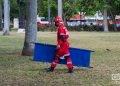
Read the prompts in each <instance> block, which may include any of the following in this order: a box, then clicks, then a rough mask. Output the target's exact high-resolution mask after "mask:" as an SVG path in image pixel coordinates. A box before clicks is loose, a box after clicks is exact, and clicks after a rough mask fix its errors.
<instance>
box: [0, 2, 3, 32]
mask: <svg viewBox="0 0 120 86" xmlns="http://www.w3.org/2000/svg"><path fill="white" fill-rule="evenodd" d="M2 29H3V27H2V0H0V31H2Z"/></svg>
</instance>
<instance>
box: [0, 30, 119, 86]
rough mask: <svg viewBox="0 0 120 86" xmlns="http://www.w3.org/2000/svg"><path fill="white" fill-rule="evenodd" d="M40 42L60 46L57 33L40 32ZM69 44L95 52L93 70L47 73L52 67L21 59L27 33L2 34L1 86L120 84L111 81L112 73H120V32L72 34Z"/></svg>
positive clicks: (78, 69) (0, 58)
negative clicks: (57, 43) (57, 41)
mask: <svg viewBox="0 0 120 86" xmlns="http://www.w3.org/2000/svg"><path fill="white" fill-rule="evenodd" d="M38 41H39V42H42V43H49V44H56V33H55V32H39V33H38ZM69 41H70V42H71V47H76V48H85V49H91V50H94V51H95V52H94V53H93V54H92V56H91V66H93V67H94V68H93V69H87V68H77V67H76V68H75V70H74V73H73V74H67V73H65V71H66V70H67V68H66V66H65V65H58V66H57V68H56V70H55V71H54V72H53V73H46V71H45V68H48V67H49V65H50V64H48V63H41V62H34V61H32V57H27V56H26V57H25V56H21V51H22V48H23V42H24V33H17V32H12V33H11V35H10V36H2V33H0V86H119V85H120V84H116V83H115V82H114V81H112V80H111V74H118V73H120V33H102V32H70V40H69ZM108 49H109V50H110V51H108ZM119 82H120V81H119Z"/></svg>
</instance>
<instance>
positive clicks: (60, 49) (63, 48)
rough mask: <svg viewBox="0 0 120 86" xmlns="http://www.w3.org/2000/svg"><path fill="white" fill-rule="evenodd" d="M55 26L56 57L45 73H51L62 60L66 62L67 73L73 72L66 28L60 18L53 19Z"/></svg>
mask: <svg viewBox="0 0 120 86" xmlns="http://www.w3.org/2000/svg"><path fill="white" fill-rule="evenodd" d="M55 26H56V27H58V28H57V47H56V55H55V57H54V59H53V61H52V63H51V66H50V68H48V70H47V72H53V71H54V69H55V67H56V65H57V63H58V62H59V61H62V59H64V60H66V62H67V68H68V73H72V72H73V65H72V60H71V58H70V52H69V45H70V44H69V42H68V38H69V34H68V30H67V28H66V27H65V26H64V24H63V22H62V18H61V17H59V16H57V17H56V18H55Z"/></svg>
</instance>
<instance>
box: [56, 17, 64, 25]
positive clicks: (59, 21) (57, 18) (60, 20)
mask: <svg viewBox="0 0 120 86" xmlns="http://www.w3.org/2000/svg"><path fill="white" fill-rule="evenodd" d="M54 22H55V26H56V27H58V26H59V24H60V23H61V22H63V20H62V18H61V17H59V16H57V17H56V18H55V20H54Z"/></svg>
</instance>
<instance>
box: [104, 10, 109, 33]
mask: <svg viewBox="0 0 120 86" xmlns="http://www.w3.org/2000/svg"><path fill="white" fill-rule="evenodd" d="M103 20H104V24H103V26H104V32H109V30H108V21H107V9H106V8H104V12H103Z"/></svg>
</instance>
